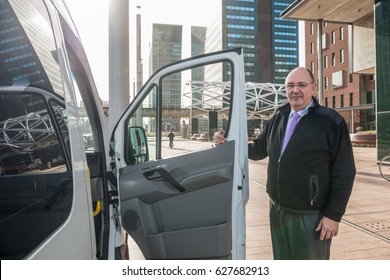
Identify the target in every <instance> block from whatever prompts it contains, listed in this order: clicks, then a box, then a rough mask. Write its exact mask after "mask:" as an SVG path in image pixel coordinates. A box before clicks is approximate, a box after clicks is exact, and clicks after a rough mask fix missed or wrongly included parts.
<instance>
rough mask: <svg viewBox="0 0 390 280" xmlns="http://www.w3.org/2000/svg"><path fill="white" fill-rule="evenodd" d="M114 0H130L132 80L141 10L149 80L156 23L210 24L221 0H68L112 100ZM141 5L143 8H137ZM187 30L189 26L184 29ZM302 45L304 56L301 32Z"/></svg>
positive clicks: (93, 65)
mask: <svg viewBox="0 0 390 280" xmlns="http://www.w3.org/2000/svg"><path fill="white" fill-rule="evenodd" d="M112 1H130V4H129V24H130V27H129V30H130V34H131V36H130V42H129V44H130V83H133V81H134V80H135V74H136V70H135V65H136V55H135V50H136V42H135V32H136V25H135V19H136V14H137V13H140V14H141V48H142V54H141V57H142V59H143V61H144V63H143V69H144V82H145V81H146V79H147V77H149V75H148V65H147V63H145V61H146V62H147V61H148V57H149V44H150V43H151V33H152V24H153V23H165V24H177V25H183V26H190V25H193V26H207V25H208V21H209V19H210V18H211V17H212V14H211V9H209V7H210V6H212V5H213V3H214V2H215V1H218V0H97V1H91V0H66V2H67V4H68V7H69V9H70V13H71V15H72V18H73V20H74V21H75V24H76V28H77V30H78V32H79V34H80V37H81V40H82V42H83V45H84V48H85V50H86V53H87V56H88V60H89V63H90V65H91V69H92V72H93V75H94V79H95V83H96V86H97V88H98V91H99V95H100V97H101V98H102V100H108V96H109V73H108V69H109V65H108V14H109V2H112ZM91 3H93V7H92V9H91V7H90V6H91ZM137 6H140V7H141V8H140V9H137V8H136V7H137ZM301 30H303V28H302V29H301ZM184 32H185V29H183V33H184ZM184 45H185V44H184ZM300 46H301V48H300V52H301V53H300V57H301V58H303V57H304V47H303V46H304V37H303V35H302V33H301V34H300ZM183 47H184V46H183ZM183 51H184V50H183ZM184 56H185V55H184ZM300 60H301V61H300V64H301V65H304V61H303V59H300ZM130 90H132V86H130Z"/></svg>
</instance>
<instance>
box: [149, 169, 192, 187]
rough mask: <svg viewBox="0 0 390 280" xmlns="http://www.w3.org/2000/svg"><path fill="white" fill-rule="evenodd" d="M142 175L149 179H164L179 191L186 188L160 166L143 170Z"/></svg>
mask: <svg viewBox="0 0 390 280" xmlns="http://www.w3.org/2000/svg"><path fill="white" fill-rule="evenodd" d="M144 176H145V178H146V179H147V180H149V181H156V180H166V181H168V182H169V183H170V184H171V185H172V186H173V187H174V188H175V189H177V190H178V191H179V192H184V191H185V190H186V189H185V188H184V187H183V186H182V185H180V183H179V182H178V181H176V179H175V178H173V176H172V175H171V174H169V172H168V171H167V170H166V169H165V168H162V167H160V166H156V167H153V168H151V169H149V170H147V171H145V172H144Z"/></svg>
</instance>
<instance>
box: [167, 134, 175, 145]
mask: <svg viewBox="0 0 390 280" xmlns="http://www.w3.org/2000/svg"><path fill="white" fill-rule="evenodd" d="M168 138H169V147H170V148H171V149H172V148H173V139H175V134H174V133H173V132H172V130H171V131H170V132H169V133H168Z"/></svg>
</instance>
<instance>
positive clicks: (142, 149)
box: [111, 49, 248, 259]
mask: <svg viewBox="0 0 390 280" xmlns="http://www.w3.org/2000/svg"><path fill="white" fill-rule="evenodd" d="M245 104H246V100H245V81H244V64H243V53H242V50H241V49H235V50H230V51H222V52H218V53H213V54H209V55H204V56H199V57H196V58H191V59H187V60H183V61H180V62H178V63H175V64H172V65H169V66H166V67H164V68H162V69H161V70H160V71H158V72H157V73H155V74H154V75H153V76H152V77H151V78H150V79H149V81H148V83H147V84H146V85H145V86H144V87H143V88H142V89H141V91H140V92H139V94H138V95H137V96H136V98H135V100H134V101H133V102H132V104H131V105H130V107H129V108H128V110H127V111H126V112H125V113H124V115H123V116H122V117H121V119H120V120H119V122H118V124H117V126H116V127H115V128H114V130H113V134H112V137H111V149H112V157H113V168H114V170H113V171H115V174H116V175H117V180H118V186H119V188H118V190H119V200H120V203H119V207H120V216H121V223H122V226H123V228H124V229H125V230H126V231H127V232H128V233H129V234H130V235H131V237H132V238H133V239H134V241H135V242H136V243H137V245H138V246H139V248H140V249H141V251H142V253H143V255H144V257H145V258H146V259H244V258H245V205H246V202H247V200H248V160H247V143H248V139H247V119H246V105H245ZM220 128H222V129H224V130H225V135H226V137H227V142H226V144H223V145H219V146H215V145H213V143H212V136H213V134H214V132H215V131H217V129H220ZM170 131H172V132H173V133H174V134H175V139H174V146H173V148H170V147H169V146H168V143H169V141H168V138H167V135H168V133H169V132H170Z"/></svg>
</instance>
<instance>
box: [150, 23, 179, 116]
mask: <svg viewBox="0 0 390 280" xmlns="http://www.w3.org/2000/svg"><path fill="white" fill-rule="evenodd" d="M182 28H183V27H182V26H181V25H171V24H156V23H154V24H153V35H152V48H151V57H150V60H149V64H150V67H149V69H150V73H154V72H155V71H157V70H158V69H159V68H161V67H163V66H165V65H167V64H170V63H173V62H176V61H179V60H180V59H181V58H182ZM164 83H165V84H164V88H165V89H166V91H165V92H163V94H169V98H164V100H165V103H164V104H162V106H163V108H181V89H180V87H181V75H171V76H170V77H169V78H166V79H164Z"/></svg>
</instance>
